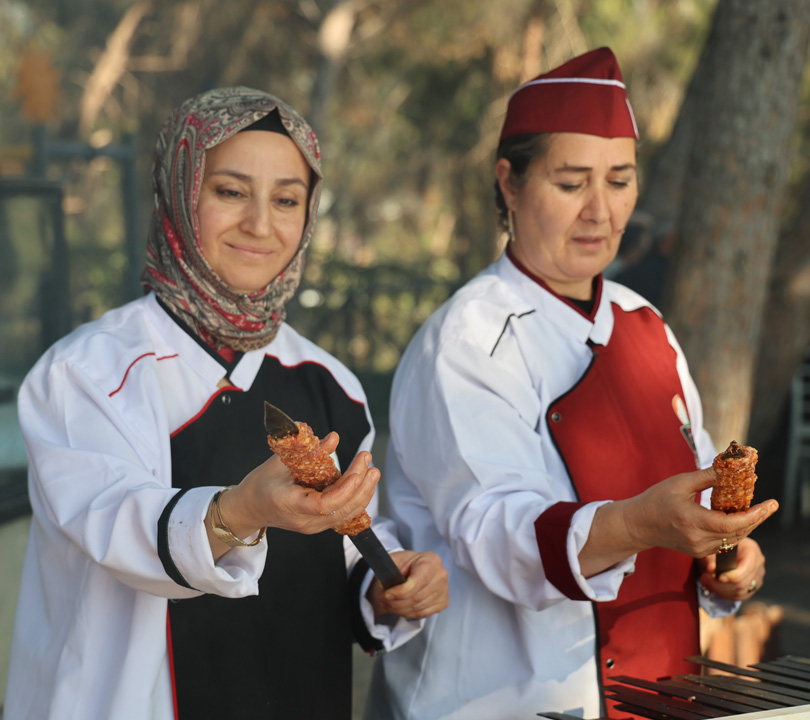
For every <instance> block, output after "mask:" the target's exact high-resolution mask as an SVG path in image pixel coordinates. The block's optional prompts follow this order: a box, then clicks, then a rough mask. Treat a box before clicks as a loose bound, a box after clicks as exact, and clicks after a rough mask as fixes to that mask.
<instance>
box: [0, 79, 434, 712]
mask: <svg viewBox="0 0 810 720" xmlns="http://www.w3.org/2000/svg"><path fill="white" fill-rule="evenodd" d="M321 183H322V175H321V166H320V153H319V149H318V142H317V139H316V137H315V135H314V133H313V132H312V130H311V129H310V127H309V126H308V125H307V123H306V122H305V121H304V119H303V118H302V117H301V116H300V115H298V113H296V112H295V111H294V110H293V109H292V108H290V107H289V106H287V105H286V104H284V103H283V102H280V101H279V100H277V99H276V98H274V97H272V96H271V95H267V94H266V93H263V92H259V91H256V90H250V89H248V88H229V89H220V90H214V91H210V92H207V93H204V94H202V95H200V96H197V97H195V98H192V99H190V100H188V101H186V102H185V103H184V104H182V105H181V106H180V107H179V108H178V109H177V110H176V111H175V112H174V113H173V115H172V116H171V117H170V118H169V120H168V121H167V123H166V125H165V126H164V128H163V130H162V132H161V134H160V137H159V140H158V144H157V150H156V158H155V166H154V187H155V209H154V214H153V217H152V222H151V227H150V232H149V239H148V247H147V263H146V269H145V272H144V274H143V283H144V285H145V288H146V290H147V293H146V294H145V296H144V297H143V298H141V299H139V300H136V301H134V302H131V303H129V304H127V305H125V306H123V307H121V308H118V309H116V310H112V311H110V312H108V313H107V314H105V315H104V316H103V317H101V318H100V319H98V320H97V321H94V322H91V323H89V324H87V325H84V326H82V327H80V328H78V329H77V330H76V331H74V332H73V333H71V334H70V335H68V336H67V337H66V338H64V339H62V340H61V341H59V342H57V343H56V344H55V345H54V346H53V347H52V348H50V349H49V350H48V351H47V352H46V353H45V355H44V356H43V358H42V359H41V360H40V361H39V362H38V363H37V364H36V365H35V367H34V368H33V369H32V370H31V372H30V373H29V375H28V376H27V378H26V380H25V382H24V384H23V386H22V388H21V391H20V397H19V414H20V424H21V427H22V430H23V434H24V436H25V441H26V446H27V450H28V454H29V460H30V473H29V489H30V497H31V506H32V510H33V520H32V526H31V534H30V540H29V545H28V549H27V554H26V558H25V566H24V570H23V576H22V583H21V589H20V598H19V605H18V611H17V618H16V624H15V630H14V637H13V644H12V653H11V669H10V673H9V680H8V693H7V699H6V705H5V717H6V718H8V720H23V719H30V720H44V719H45V718H76V719H77V720H78V719H81V720H102V719H109V718H115V719H116V720H121V719H124V720H126V719H129V718H131V719H132V720H143V719H144V718H149V719H150V720H164V719H168V718H194V719H195V720H197V719H199V718H237V717H282V718H292V717H301V718H304V717H306V718H324V719H328V720H334V719H335V718H344V719H347V718H349V717H350V714H351V657H352V656H351V643H352V640H353V637H354V638H355V639H357V640H358V641H359V642H360V643H361V644H362V645H363V646H364V647H365V648H367V649H369V650H375V649H391V648H393V647H396V646H397V645H398V644H400V643H402V642H404V641H406V640H407V639H409V638H410V637H411V636H413V635H414V634H416V633H417V632H418V631H419V629H420V627H421V623H422V622H423V621H421V620H419V619H418V618H424V617H426V616H427V615H429V614H431V613H433V612H436V611H439V610H441V609H442V608H443V607H444V606H445V605H446V578H445V573H444V570H443V568H442V567H441V563H440V561H439V559H438V557H437V556H435V555H434V554H431V553H423V554H417V553H413V552H408V551H400V552H395V553H394V558H395V561H396V562H397V564H398V565H399V567H400V568H401V570H402V571H403V573H404V574H405V575H406V577H407V580H406V582H405V583H404V584H402V585H399V586H397V587H396V588H393V589H392V590H389V591H388V592H387V593H385V594H384V593H383V592H382V589H381V587H380V585H379V583H377V582H372V580H373V575H372V574H371V573H370V572H368V567H367V565H365V563H364V561H363V560H362V559H360V558H359V556H358V554H357V552H356V550H355V548H354V546H353V545H352V544H351V543H349V542H348V538H346V537H344V536H342V535H339V534H337V533H336V532H333V530H331V528H333V527H334V526H336V525H338V524H340V523H345V522H347V521H349V520H351V519H352V518H354V517H355V516H356V515H357V514H358V513H360V512H362V509H363V508H364V507H365V506H367V505H368V509H369V511H370V513H371V514H372V515H374V511H375V509H376V499H375V496H374V490H375V486H376V483H377V480H378V479H379V472H378V470H376V469H375V468H373V467H371V465H370V461H371V456H370V453H369V452H368V451H369V449H370V448H371V444H372V440H373V437H374V431H373V427H372V423H371V416H370V413H369V410H368V404H367V402H366V397H365V394H364V393H363V390H362V388H361V386H360V384H359V382H358V380H357V379H356V378H355V377H354V375H352V374H351V373H350V372H349V371H348V370H347V369H346V368H345V367H344V366H343V365H341V364H340V363H339V362H338V361H337V360H336V359H335V358H333V357H331V356H330V355H329V354H327V353H326V352H324V351H322V350H320V349H319V348H318V347H316V346H315V345H313V344H312V343H310V342H309V341H307V340H306V339H305V338H303V337H301V336H300V335H298V334H297V333H296V332H295V331H294V330H293V329H292V328H290V327H289V326H288V325H286V324H285V323H284V318H285V312H284V308H285V304H286V303H287V302H288V301H289V299H290V298H291V297H292V296H293V294H294V292H295V290H296V288H297V286H298V283H299V281H300V278H301V272H302V267H303V261H304V254H305V251H306V248H307V246H308V245H309V242H310V239H311V237H312V232H313V226H314V224H315V218H316V214H317V208H318V198H319V196H320V191H321ZM265 401H269V402H271V403H272V404H274V405H276V406H277V407H280V408H282V409H283V410H284V411H285V412H287V413H288V414H290V415H291V416H292V417H293V418H296V419H300V420H303V421H305V422H307V423H308V424H309V425H310V426H311V427H312V429H313V431H314V432H315V434H316V435H318V436H319V437H322V438H325V439H324V440H323V443H322V447H323V448H324V449H325V450H326V451H328V452H335V453H336V456H337V459H338V462H339V466H340V468H341V469H343V470H344V474H343V475H342V477H341V478H340V479H339V480H338V481H337V482H336V483H335V484H334V485H332V486H331V487H329V488H328V489H327V490H325V491H324V492H323V493H317V492H313V491H311V490H307V489H306V488H304V487H301V486H299V485H296V484H295V483H294V482H293V481H292V479H291V477H290V474H289V472H288V471H287V470H286V468H284V466H283V465H281V463H280V461H279V460H278V458H277V457H275V456H273V457H270V459H268V457H269V456H270V455H271V453H270V450H269V448H268V447H267V438H266V432H265V429H264V425H263V413H264V410H263V404H264V402H265ZM332 431H335V432H332ZM335 433H337V434H335ZM374 527H375V529H376V531H377V533H378V535H379V536H380V537H381V539H382V540H383V542H384V543H385V545H386V546H387V547H388V548H390V549H392V550H397V549H398V548H399V544H398V542H397V540H396V538H395V537H394V536H393V535H392V534H391V532H390V531H389V528H388V527H387V525H386V522H383V521H382V520H380V519H375V522H374Z"/></svg>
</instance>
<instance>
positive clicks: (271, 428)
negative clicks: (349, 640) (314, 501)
mask: <svg viewBox="0 0 810 720" xmlns="http://www.w3.org/2000/svg"><path fill="white" fill-rule="evenodd" d="M264 429H265V431H266V432H267V434H268V435H270V436H271V437H273V438H275V439H276V440H278V439H280V438H285V437H289V436H290V435H297V434H298V425H296V423H295V421H294V420H293V419H292V418H291V417H290V416H289V415H287V414H286V413H285V412H284V411H283V410H280V409H279V408H277V407H276V406H275V405H272V404H270V403H269V402H267V401H266V400H265V403H264ZM282 462H283V461H282ZM289 469H290V470H291V471H293V476H294V475H295V472H294V469H293V468H289ZM349 539H350V540H351V541H352V542H353V543H354V546H355V547H356V548H357V549H358V550H359V551H360V554H361V555H362V556H363V559H364V560H365V561H366V562H367V563H368V566H369V567H370V568H371V570H372V571H373V572H374V574H375V575H376V576H377V579H378V580H379V581H380V583H381V584H382V586H383V587H384V588H385V589H386V590H388V589H389V588H392V587H394V586H395V585H401V584H402V583H404V582H405V576H404V575H403V574H402V572H401V571H400V569H399V568H398V567H397V564H396V563H395V562H394V560H393V559H392V558H391V555H389V554H388V551H387V550H386V549H385V547H384V546H383V544H382V542H380V538H378V537H377V534H376V533H375V532H374V530H372V529H371V528H366V529H365V530H361V531H360V532H359V533H357V534H356V535H349Z"/></svg>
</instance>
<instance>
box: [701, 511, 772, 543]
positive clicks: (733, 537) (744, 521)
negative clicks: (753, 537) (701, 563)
mask: <svg viewBox="0 0 810 720" xmlns="http://www.w3.org/2000/svg"><path fill="white" fill-rule="evenodd" d="M778 509H779V503H778V502H776V500H766V501H764V502H762V503H759V504H757V505H754V506H753V507H751V508H749V509H748V510H742V511H740V512H735V513H724V512H720V511H718V510H710V511H708V512H707V513H706V517H707V521H706V525H705V530H706V531H707V536H706V542H705V545H706V547H704V550H705V551H706V553H716V552H718V550H719V549H720V547H725V546H729V545H730V546H737V545H739V544H740V543H741V542H742V541H743V540H744V539H745V538H746V537H748V536H749V535H750V534H751V533H752V532H753V531H754V530H756V529H757V528H758V527H759V526H760V525H761V524H762V523H763V522H765V521H766V520H767V519H768V518H769V517H771V516H772V515H773V514H774V513H775V512H776V511H777V510H778Z"/></svg>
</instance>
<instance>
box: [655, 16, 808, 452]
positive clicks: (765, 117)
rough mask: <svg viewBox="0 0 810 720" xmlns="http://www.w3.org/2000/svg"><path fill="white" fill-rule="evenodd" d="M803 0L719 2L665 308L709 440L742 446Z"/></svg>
mask: <svg viewBox="0 0 810 720" xmlns="http://www.w3.org/2000/svg"><path fill="white" fill-rule="evenodd" d="M808 28H810V0H782V1H781V2H778V3H774V2H772V0H721V1H720V2H719V4H718V6H717V9H716V12H715V16H714V18H713V22H712V29H711V32H710V35H709V38H708V40H707V57H706V68H705V73H706V74H705V76H704V78H703V81H702V82H701V84H700V87H699V88H696V89H695V90H696V97H695V127H694V143H693V146H692V149H691V154H690V158H689V165H688V171H687V173H686V181H685V185H684V192H683V205H682V212H681V221H680V223H679V229H680V234H679V237H680V240H679V243H678V245H677V247H676V248H675V252H674V255H673V258H672V260H673V266H672V267H671V269H670V274H669V278H668V286H667V289H666V293H665V298H666V300H665V305H666V306H667V307H669V308H670V310H669V314H668V320H669V322H670V324H671V325H672V328H673V330H674V331H675V334H676V336H677V337H678V338H679V340H680V341H681V343H682V345H683V348H684V351H685V353H686V356H687V358H688V359H689V361H690V365H691V368H692V374H693V376H694V378H695V381H696V383H697V385H698V388H699V390H700V392H701V394H702V397H703V406H704V413H705V425H706V427H707V429H708V430H709V432H711V433H712V435H713V437H714V438H715V441H716V443H717V445H726V444H727V443H728V442H729V441H730V440H734V439H736V440H738V441H740V442H743V441H744V440H745V438H746V435H747V431H748V420H749V413H750V410H751V400H752V395H753V384H754V367H755V359H756V355H757V350H758V348H759V344H760V337H761V327H762V318H763V311H764V306H765V301H766V297H767V291H768V282H769V279H770V269H771V265H772V260H773V255H774V250H775V246H776V239H777V231H778V220H779V212H780V201H781V198H782V194H783V189H784V186H785V177H786V170H787V166H788V157H789V154H788V148H789V140H790V137H791V134H792V131H793V127H794V124H795V119H796V114H797V109H798V104H799V96H800V92H799V91H800V86H801V79H802V72H803V68H804V65H805V60H806V56H807V41H808Z"/></svg>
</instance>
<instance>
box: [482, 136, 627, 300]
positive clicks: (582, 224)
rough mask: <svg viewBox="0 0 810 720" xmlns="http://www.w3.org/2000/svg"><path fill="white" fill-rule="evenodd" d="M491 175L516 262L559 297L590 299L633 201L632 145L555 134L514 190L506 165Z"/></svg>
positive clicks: (613, 254)
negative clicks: (509, 225)
mask: <svg viewBox="0 0 810 720" xmlns="http://www.w3.org/2000/svg"><path fill="white" fill-rule="evenodd" d="M495 170H496V174H497V177H498V183H499V185H500V188H501V192H502V193H503V196H504V200H505V201H506V205H507V207H508V208H509V210H510V211H511V212H512V213H513V223H514V234H515V237H514V242H513V244H512V252H513V253H514V255H515V257H516V258H517V259H518V260H519V261H520V262H521V263H522V264H523V265H524V266H525V267H526V268H527V269H528V270H529V271H531V272H532V273H534V274H535V275H537V276H538V277H540V278H541V279H542V280H543V281H544V282H545V283H546V284H547V285H548V286H549V287H550V288H551V289H552V290H554V291H555V292H557V293H559V294H560V295H564V296H566V297H571V298H576V299H580V300H589V299H590V298H591V294H592V280H593V278H594V277H595V276H596V275H598V274H599V273H600V272H602V271H603V270H604V269H605V268H606V267H607V266H608V265H609V264H610V263H611V261H612V260H613V258H615V257H616V253H617V252H618V250H619V243H620V241H621V236H622V232H623V231H624V228H625V226H626V225H627V222H628V220H629V219H630V215H631V214H632V212H633V208H634V207H635V204H636V200H637V198H638V181H637V177H636V146H635V140H634V139H633V138H625V137H619V138H603V137H599V136H596V135H583V134H578V133H559V134H557V135H554V136H553V138H552V139H551V143H550V146H549V152H548V154H547V155H544V156H542V157H538V158H537V159H536V160H534V161H533V162H532V163H531V165H530V166H529V168H528V169H527V171H526V174H525V176H523V177H522V178H521V179H520V181H519V185H518V184H516V183H515V179H514V178H511V177H510V170H511V166H510V163H509V161H508V160H506V159H504V158H501V159H500V160H498V163H497V165H496V168H495Z"/></svg>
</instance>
